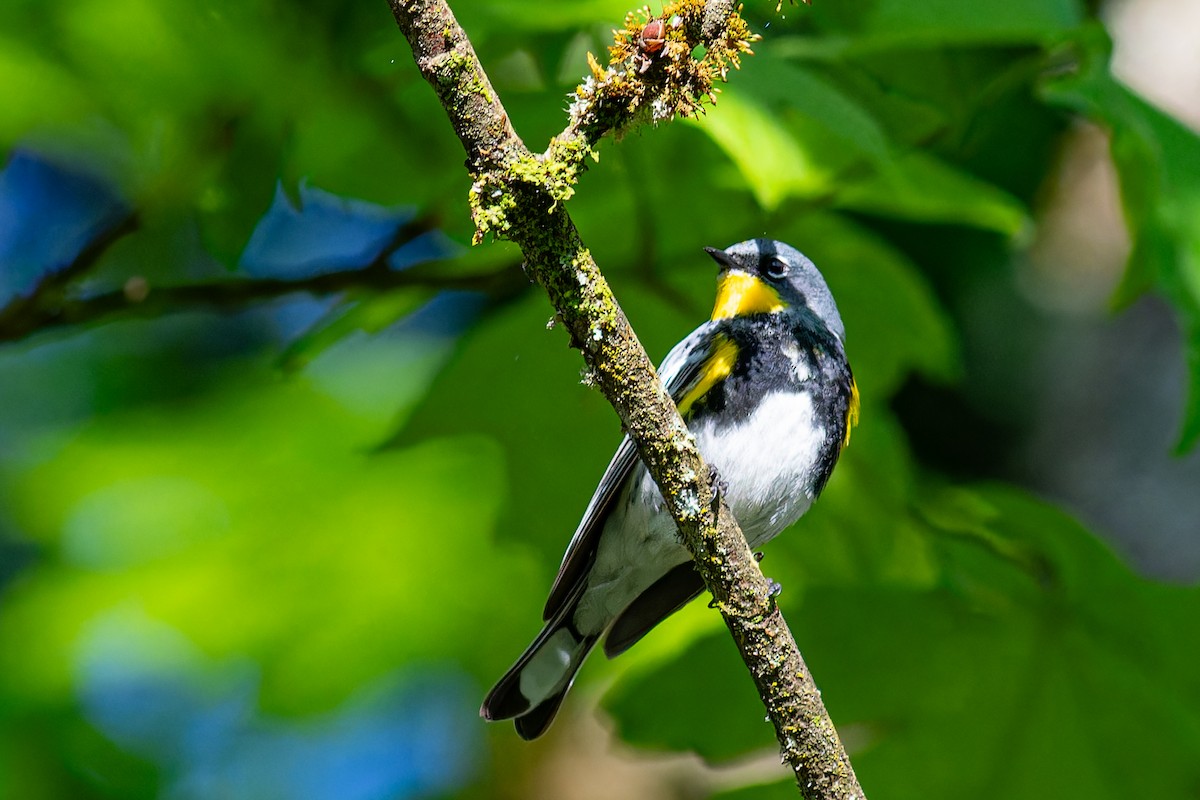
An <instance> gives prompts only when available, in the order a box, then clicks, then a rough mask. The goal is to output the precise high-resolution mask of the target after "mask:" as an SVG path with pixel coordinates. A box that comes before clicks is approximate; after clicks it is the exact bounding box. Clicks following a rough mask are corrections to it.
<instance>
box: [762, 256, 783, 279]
mask: <svg viewBox="0 0 1200 800" xmlns="http://www.w3.org/2000/svg"><path fill="white" fill-rule="evenodd" d="M787 274H788V263H787V262H786V261H784V260H783V259H782V258H780V257H779V256H771V258H770V259H768V260H767V277H768V278H774V279H776V280H778V279H779V278H786V277H787Z"/></svg>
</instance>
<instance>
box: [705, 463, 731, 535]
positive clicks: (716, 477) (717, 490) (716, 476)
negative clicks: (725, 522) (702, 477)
mask: <svg viewBox="0 0 1200 800" xmlns="http://www.w3.org/2000/svg"><path fill="white" fill-rule="evenodd" d="M708 489H709V491H711V492H712V504H711V505H709V509H710V510H711V511H712V515H713V521H714V522H715V521H716V519H717V512H718V511H719V510H720V508H721V498H722V497H724V496H725V493H726V492H728V491H729V484H728V483H726V482H725V481H723V480H722V479H721V473H720V472H718V471H717V468H716V467H714V466H713V465H712V464H709V465H708Z"/></svg>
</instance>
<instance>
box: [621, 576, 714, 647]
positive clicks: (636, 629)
mask: <svg viewBox="0 0 1200 800" xmlns="http://www.w3.org/2000/svg"><path fill="white" fill-rule="evenodd" d="M703 591H704V580H703V579H702V578H701V577H700V573H699V572H696V565H695V564H693V563H692V562H691V561H688V562H687V563H684V564H680V565H679V566H677V567H675V568H674V569H672V570H671V571H670V572H668V573H667V574H666V575H663V576H662V577H661V578H659V579H658V580H657V581H655V582H654V583H653V584H651V586H650V588H648V589H647V590H646V591H644V592H642V593H641V594H640V595H638V596H637V598H636V599H634V601H633V602H632V603H630V604H629V606H628V607H626V609H625V610H624V611H622V612H621V613H620V615H619V616H618V617H617V619H616V621H615V622H613V624H612V627H610V628H609V630H608V635H607V636H605V637H604V655H606V656H608V657H609V658H615V657H617V656H619V655H620V654H621V653H624V652H625V651H626V650H628V649H629V648H630V647H633V645H634V644H636V643H637V642H638V640H640V639H641V638H642V637H643V636H645V635H646V634H647V633H649V632H650V629H651V628H653V627H654V626H655V625H657V624H658V623H660V622H662V621H663V620H664V619H666V618H667V617H669V616H671V615H672V614H674V613H675V612H676V611H678V610H679V609H681V608H683V607H684V606H685V605H687V604H688V603H689V602H691V601H692V600H693V599H694V598H695V597H696V595H698V594H700V593H701V592H703Z"/></svg>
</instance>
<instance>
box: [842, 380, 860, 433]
mask: <svg viewBox="0 0 1200 800" xmlns="http://www.w3.org/2000/svg"><path fill="white" fill-rule="evenodd" d="M857 424H858V384H857V383H856V382H855V380H854V379H853V378H851V379H850V407H849V408H847V409H846V438H845V440H844V441H843V442H842V447H845V446H846V445H848V444H850V431H852V430H854V426H855V425H857Z"/></svg>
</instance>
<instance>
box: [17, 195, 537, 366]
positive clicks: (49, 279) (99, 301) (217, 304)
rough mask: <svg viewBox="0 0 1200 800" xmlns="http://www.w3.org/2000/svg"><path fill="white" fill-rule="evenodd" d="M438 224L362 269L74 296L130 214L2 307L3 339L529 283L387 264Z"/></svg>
mask: <svg viewBox="0 0 1200 800" xmlns="http://www.w3.org/2000/svg"><path fill="white" fill-rule="evenodd" d="M435 227H436V222H435V221H434V220H433V219H432V218H431V217H418V218H416V219H414V220H412V221H411V222H409V223H407V224H405V225H402V226H400V228H399V229H398V230H397V231H396V234H395V235H394V236H393V237H392V239H391V240H390V241H389V242H388V244H387V245H386V246H384V248H383V249H382V250H381V251H380V253H379V254H378V255H377V256H376V257H375V258H374V259H373V260H372V261H371V262H370V263H369V264H367V265H366V266H365V267H361V268H355V269H339V270H330V271H321V270H318V272H319V274H316V275H312V276H309V277H305V278H244V277H235V278H230V279H227V280H220V281H207V282H203V283H192V284H173V285H162V286H159V285H155V284H151V283H149V282H147V281H146V280H145V279H144V278H142V277H141V276H137V275H135V276H132V277H130V278H129V280H127V281H126V283H125V285H124V286H123V287H121V288H120V289H117V290H113V291H108V292H101V293H99V294H93V295H73V294H72V292H71V284H72V283H73V282H74V281H76V280H78V279H79V278H81V277H83V276H85V275H86V274H87V273H88V272H89V271H90V270H91V268H92V267H93V266H94V265H95V263H96V261H97V260H99V258H100V256H101V255H103V254H104V253H105V252H106V251H107V250H108V248H109V247H111V246H112V245H113V244H114V243H115V242H117V241H118V240H119V239H120V238H122V237H123V236H125V235H127V234H129V233H131V232H133V231H134V230H136V229H137V218H136V217H135V216H132V215H131V216H130V217H128V218H126V219H125V220H123V221H122V222H120V223H119V224H117V225H115V226H113V227H112V228H110V229H109V230H107V231H105V232H104V233H103V234H101V235H100V236H98V237H97V238H96V239H95V240H93V241H92V242H91V243H90V244H89V245H88V246H87V247H86V248H85V249H84V250H83V251H82V252H81V253H80V254H79V256H78V257H77V258H76V259H75V260H74V261H72V263H71V264H70V265H68V266H67V267H66V268H64V269H62V270H59V271H57V272H55V273H52V274H50V275H47V276H46V277H45V278H43V279H42V281H41V282H40V283H39V284H38V285H37V287H35V289H34V290H33V291H32V292H31V293H30V294H28V295H26V296H23V297H19V298H16V299H14V300H13V301H12V302H10V303H9V304H8V305H6V306H5V307H4V308H3V309H0V342H13V341H19V340H21V339H24V338H26V337H27V336H30V335H32V334H35V333H40V332H42V331H47V330H52V329H56V328H60V327H63V326H67V325H80V324H84V323H89V322H99V321H106V320H109V319H115V318H132V317H139V318H148V317H158V316H162V315H163V314H168V313H176V312H181V311H192V310H195V309H198V308H208V309H214V310H220V311H236V310H239V309H242V308H245V307H247V306H249V305H252V304H254V303H260V302H263V301H265V300H272V299H275V298H278V297H284V296H286V295H289V294H308V295H313V296H316V297H324V296H328V295H333V294H340V293H342V292H349V291H354V290H363V291H370V292H385V291H390V290H395V289H403V288H410V287H411V288H425V289H444V290H460V291H474V292H481V293H484V294H487V295H490V296H492V297H493V298H496V299H499V300H503V299H507V298H508V297H511V296H513V295H514V294H516V293H517V292H519V291H521V290H522V289H523V288H524V287H526V286H528V285H529V282H528V279H527V278H526V277H525V276H524V275H523V274H522V273H521V270H520V269H519V268H518V267H517V265H515V264H514V265H512V266H510V267H507V268H504V269H500V270H497V271H495V272H489V273H484V274H477V275H444V274H441V273H438V272H435V271H431V270H425V269H419V268H412V269H407V270H396V269H392V268H391V267H390V266H389V265H388V260H389V258H390V257H391V256H392V255H393V254H394V253H395V252H396V251H397V250H398V249H399V248H400V247H402V246H403V245H404V244H405V243H407V242H409V241H411V240H412V239H413V238H414V237H416V236H418V235H420V234H421V233H425V232H427V231H430V230H433V229H434V228H435Z"/></svg>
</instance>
